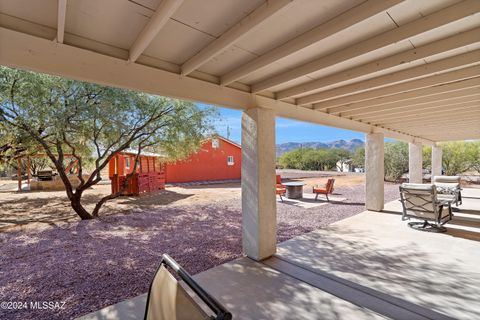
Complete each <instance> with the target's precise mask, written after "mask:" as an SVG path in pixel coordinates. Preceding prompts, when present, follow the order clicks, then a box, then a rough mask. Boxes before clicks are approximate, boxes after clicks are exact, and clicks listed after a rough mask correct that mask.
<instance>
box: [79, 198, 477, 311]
mask: <svg viewBox="0 0 480 320" xmlns="http://www.w3.org/2000/svg"><path fill="white" fill-rule="evenodd" d="M463 191H464V204H463V205H462V206H461V209H460V210H459V211H456V212H455V217H454V219H453V221H451V222H450V223H449V225H448V231H447V232H446V233H443V234H438V233H429V232H418V231H415V230H413V229H411V228H408V227H407V222H405V221H401V219H400V216H401V213H402V208H401V204H400V202H399V201H393V202H389V203H387V204H386V206H385V209H384V210H383V211H382V212H375V211H365V212H363V213H361V214H359V215H356V216H354V217H351V218H348V219H345V220H342V221H339V222H336V223H334V224H332V225H330V226H329V227H327V228H324V229H319V230H317V231H313V232H311V233H308V234H306V235H303V236H299V237H296V238H293V239H291V240H288V241H285V242H283V243H281V244H280V245H279V246H278V248H277V253H276V254H275V255H274V256H272V257H270V258H268V259H266V260H263V261H260V262H255V261H253V260H252V259H249V258H240V259H237V260H234V261H232V262H229V263H226V264H224V265H221V266H218V267H215V268H213V269H210V270H208V271H205V272H202V273H200V274H198V275H196V276H195V277H194V278H195V279H196V280H197V281H198V282H199V283H200V284H202V285H203V286H204V288H206V289H207V290H208V291H209V292H210V293H212V294H213V295H215V296H216V297H218V299H219V300H220V302H222V303H223V304H224V305H225V306H226V307H227V308H228V309H229V310H230V311H232V313H233V318H234V319H319V318H321V319H383V318H393V319H475V318H476V317H478V315H479V314H480V305H479V304H478V301H479V300H480V290H479V289H478V288H479V287H480V273H479V271H478V264H479V263H480V189H464V190H463ZM145 300H146V295H142V296H139V297H137V298H134V299H131V300H128V301H124V302H121V303H119V304H117V305H114V306H111V307H108V308H106V309H103V310H100V311H97V312H95V313H92V314H89V315H86V316H84V317H82V318H81V319H82V320H100V319H117V318H119V319H135V318H137V317H139V316H141V315H143V312H144V306H145Z"/></svg>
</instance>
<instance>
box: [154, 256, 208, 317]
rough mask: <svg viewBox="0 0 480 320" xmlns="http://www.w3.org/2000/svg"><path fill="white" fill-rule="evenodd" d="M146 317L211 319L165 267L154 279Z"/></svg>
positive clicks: (162, 267)
mask: <svg viewBox="0 0 480 320" xmlns="http://www.w3.org/2000/svg"><path fill="white" fill-rule="evenodd" d="M146 315H147V316H146V319H148V320H181V319H185V320H186V319H191V320H205V319H210V318H209V316H208V315H207V314H206V313H205V312H204V311H203V309H202V308H200V306H199V305H198V304H197V303H196V302H195V301H194V300H193V299H192V298H191V297H190V295H188V293H187V292H186V291H185V289H183V287H182V286H181V285H180V284H179V283H178V281H177V280H176V279H175V278H174V277H173V276H172V275H171V274H170V272H168V270H167V269H166V268H165V266H163V265H161V266H160V269H159V270H158V272H157V274H156V275H155V278H154V279H153V283H152V287H151V289H150V292H149V297H148V302H147V312H146Z"/></svg>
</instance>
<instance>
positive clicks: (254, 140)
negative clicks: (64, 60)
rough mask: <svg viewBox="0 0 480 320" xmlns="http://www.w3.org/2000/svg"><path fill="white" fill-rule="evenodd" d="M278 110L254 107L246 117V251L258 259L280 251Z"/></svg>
mask: <svg viewBox="0 0 480 320" xmlns="http://www.w3.org/2000/svg"><path fill="white" fill-rule="evenodd" d="M276 204H277V202H276V195H275V113H274V111H273V110H268V109H262V108H253V109H249V110H247V111H245V112H244V113H243V116H242V218H243V220H242V229H243V250H244V252H245V254H246V255H247V256H248V257H250V258H252V259H255V260H262V259H265V258H268V257H270V256H271V255H273V254H274V253H275V251H276V243H277V239H276V230H277V219H276V215H277V207H276Z"/></svg>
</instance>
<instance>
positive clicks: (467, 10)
mask: <svg viewBox="0 0 480 320" xmlns="http://www.w3.org/2000/svg"><path fill="white" fill-rule="evenodd" d="M479 11H480V1H477V0H464V1H462V2H460V3H457V4H454V5H452V6H450V7H447V8H444V9H441V10H439V11H437V12H434V13H432V14H430V15H427V16H424V17H422V18H419V19H417V20H414V21H412V22H409V23H407V24H405V25H402V26H400V27H398V28H395V29H391V30H389V31H386V32H383V33H381V34H378V35H376V36H373V37H371V38H369V39H367V40H363V41H360V42H357V43H355V44H353V45H351V46H349V47H346V48H344V49H341V50H338V51H336V52H333V53H331V54H328V55H326V56H323V57H320V58H318V59H314V60H312V61H310V62H307V63H304V64H302V65H299V66H295V67H293V68H291V69H290V70H288V71H286V72H282V73H280V74H277V75H275V76H272V77H270V78H267V79H265V80H262V81H259V82H257V83H254V84H253V85H252V92H254V93H257V92H260V91H263V90H266V89H270V88H272V87H275V86H277V85H280V84H284V83H287V82H289V81H292V80H295V79H297V78H300V77H303V76H306V75H309V74H311V73H314V72H316V71H319V70H321V69H324V68H326V67H329V66H332V65H335V64H338V63H340V62H344V61H347V60H349V59H352V58H354V57H357V56H359V55H362V54H365V53H368V52H371V51H374V50H376V49H380V48H383V47H385V46H388V45H391V44H394V43H396V42H399V41H401V40H405V39H408V38H410V37H413V36H416V35H419V34H422V33H424V32H427V31H429V30H432V29H435V28H438V27H440V26H442V25H445V24H447V23H450V22H453V21H456V20H459V19H462V18H465V17H467V16H470V15H472V14H475V13H477V12H479Z"/></svg>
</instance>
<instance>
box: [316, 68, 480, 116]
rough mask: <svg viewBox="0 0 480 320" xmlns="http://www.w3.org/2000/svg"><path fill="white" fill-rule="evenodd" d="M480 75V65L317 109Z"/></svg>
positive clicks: (320, 105) (330, 102)
mask: <svg viewBox="0 0 480 320" xmlns="http://www.w3.org/2000/svg"><path fill="white" fill-rule="evenodd" d="M478 75H480V65H475V66H470V67H466V68H462V69H458V70H454V71H448V72H444V73H440V74H435V75H432V76H429V77H425V78H420V79H416V80H411V81H408V82H403V83H399V84H394V85H391V86H388V87H383V88H378V89H373V90H370V91H366V92H361V93H355V94H352V95H349V96H345V97H340V98H335V99H331V100H326V101H322V102H318V103H315V105H314V107H315V109H316V108H330V107H335V106H340V105H344V104H348V103H350V102H356V101H362V100H371V99H374V98H377V97H383V96H389V95H394V94H396V93H401V92H406V91H414V90H417V89H419V88H425V87H431V86H435V85H441V84H444V83H450V82H453V81H456V80H461V79H467V78H473V77H476V76H478Z"/></svg>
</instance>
